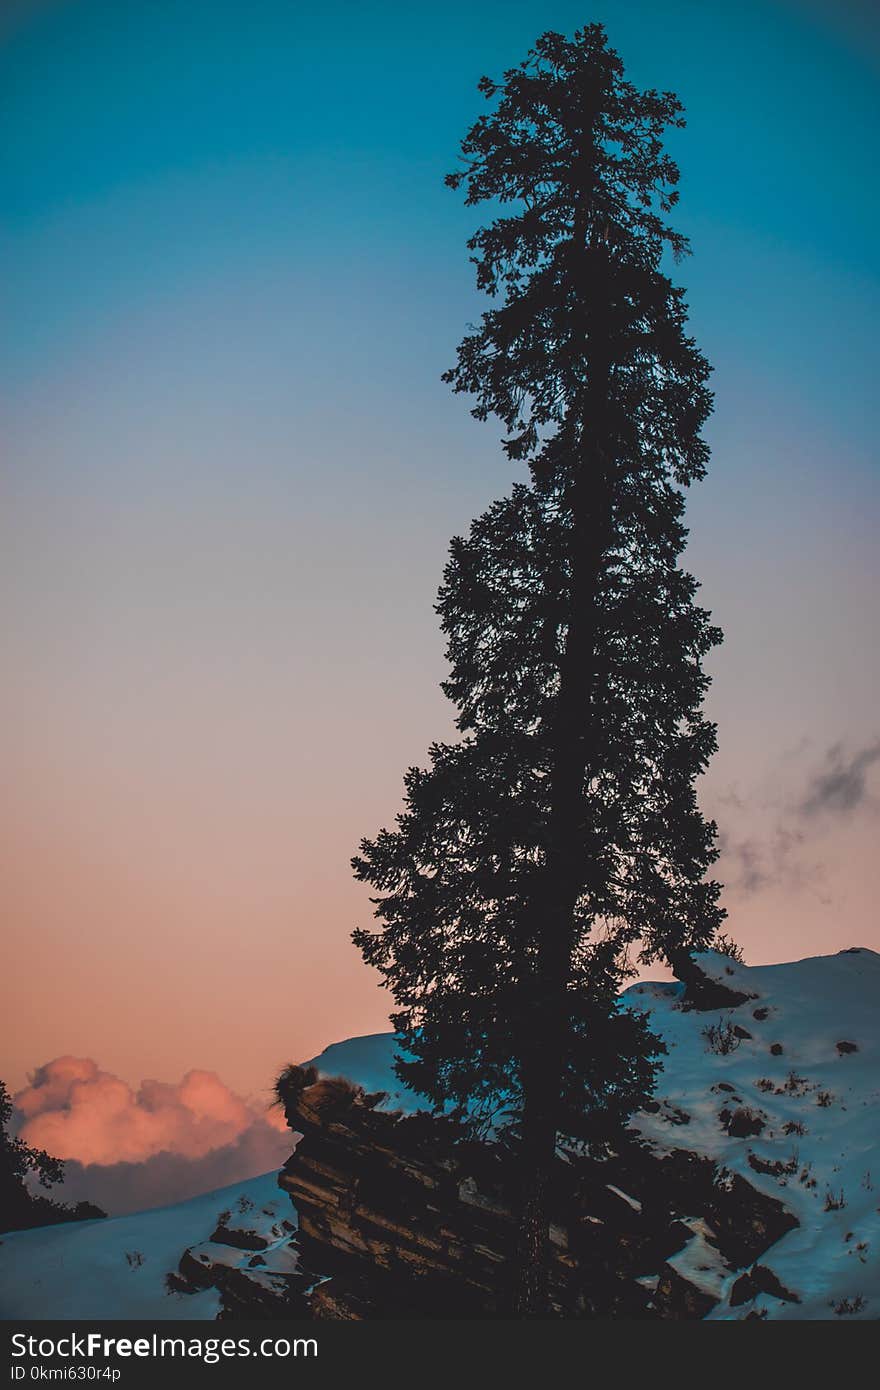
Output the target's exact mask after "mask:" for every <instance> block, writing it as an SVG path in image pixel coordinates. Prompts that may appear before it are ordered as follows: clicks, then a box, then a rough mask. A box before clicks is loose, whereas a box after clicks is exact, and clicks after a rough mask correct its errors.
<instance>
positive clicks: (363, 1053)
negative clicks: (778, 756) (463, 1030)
mask: <svg viewBox="0 0 880 1390" xmlns="http://www.w3.org/2000/svg"><path fill="white" fill-rule="evenodd" d="M699 961H700V964H701V965H702V967H703V969H704V970H705V971H706V973H707V974H708V975H710V976H711V977H713V978H716V979H718V980H719V981H721V982H722V983H724V984H726V985H728V986H729V987H730V988H732V989H734V990H736V991H738V992H740V993H744V994H748V995H750V996H753V997H751V998H749V999H748V1000H747V1002H746V1003H744V1004H741V1005H739V1007H737V1008H734V1009H723V1010H719V1011H713V1012H711V1013H704V1012H697V1011H695V1010H690V1011H687V1010H684V1009H682V1007H681V998H682V992H683V987H682V986H681V985H680V984H676V983H672V984H639V985H634V986H633V987H632V988H631V989H629V990H627V991H626V995H625V1002H626V1003H627V1004H629V1005H631V1006H632V1007H634V1008H638V1009H642V1010H645V1011H647V1012H649V1013H650V1014H651V1026H652V1028H653V1029H654V1030H655V1031H656V1032H658V1033H659V1034H660V1035H661V1036H662V1037H663V1039H664V1041H665V1042H666V1045H667V1048H668V1055H667V1056H666V1057H665V1058H664V1070H663V1072H662V1073H661V1075H660V1078H659V1082H658V1086H657V1100H658V1101H659V1102H660V1105H659V1108H658V1110H657V1111H656V1112H654V1113H651V1114H647V1113H642V1114H640V1115H638V1116H636V1117H635V1119H634V1122H633V1125H634V1128H636V1129H638V1130H639V1131H640V1133H641V1134H642V1135H643V1136H644V1137H645V1138H646V1139H647V1140H649V1142H650V1143H651V1145H652V1146H653V1147H654V1148H655V1149H657V1150H659V1151H668V1150H672V1149H681V1148H686V1149H689V1150H692V1151H693V1152H695V1153H698V1154H701V1155H707V1156H709V1157H711V1158H713V1159H715V1160H716V1162H717V1163H718V1164H719V1165H720V1166H721V1167H723V1168H724V1169H726V1170H727V1172H728V1173H731V1174H733V1173H739V1174H741V1175H742V1176H743V1177H745V1178H746V1179H747V1180H748V1181H749V1182H750V1183H751V1184H752V1186H753V1187H756V1188H758V1189H759V1190H760V1191H762V1192H765V1193H767V1194H768V1195H771V1196H773V1197H776V1198H778V1199H779V1200H781V1201H782V1202H783V1203H784V1205H785V1206H786V1207H787V1208H788V1209H789V1210H790V1211H791V1212H792V1213H793V1214H794V1216H796V1217H797V1220H798V1222H799V1225H798V1226H797V1227H796V1228H795V1229H794V1230H792V1231H790V1232H789V1233H788V1234H787V1235H785V1236H783V1237H782V1239H781V1240H780V1241H778V1242H777V1243H776V1245H775V1246H773V1247H772V1249H771V1250H770V1251H769V1252H767V1254H766V1256H763V1257H762V1264H764V1265H765V1266H769V1267H770V1268H771V1269H772V1272H773V1274H775V1276H776V1277H777V1279H778V1280H779V1281H780V1283H781V1284H782V1285H784V1286H785V1288H786V1289H787V1290H789V1291H790V1292H791V1293H793V1294H795V1295H796V1296H797V1297H798V1298H799V1299H800V1302H799V1303H795V1302H786V1301H783V1300H780V1299H778V1298H776V1297H773V1296H772V1295H769V1294H758V1296H757V1297H756V1298H755V1299H754V1300H749V1302H748V1303H747V1304H746V1305H743V1304H738V1305H736V1306H731V1305H730V1303H729V1301H728V1300H729V1297H730V1293H731V1291H732V1288H733V1285H734V1284H735V1283H736V1281H737V1279H738V1277H739V1275H740V1274H741V1271H738V1270H729V1269H727V1268H726V1267H725V1266H724V1265H723V1263H722V1262H721V1261H720V1259H719V1257H718V1254H717V1252H716V1251H715V1249H714V1247H713V1245H712V1243H711V1231H707V1230H706V1228H705V1225H704V1223H702V1222H701V1221H700V1220H695V1221H694V1222H693V1224H692V1229H693V1230H694V1238H693V1240H692V1241H690V1242H689V1243H688V1245H687V1246H686V1247H685V1249H684V1250H683V1251H682V1252H681V1253H680V1254H679V1255H677V1256H673V1257H672V1259H671V1260H670V1264H672V1265H673V1266H674V1267H675V1268H676V1269H678V1271H679V1272H680V1273H681V1274H683V1275H684V1276H685V1277H686V1278H687V1279H689V1280H690V1281H691V1282H693V1283H695V1284H697V1285H698V1286H700V1287H703V1288H705V1290H706V1292H707V1293H710V1294H711V1295H712V1296H713V1297H715V1298H719V1299H720V1300H721V1301H720V1302H719V1305H718V1307H717V1308H716V1309H715V1310H714V1311H713V1312H712V1313H711V1314H710V1317H712V1318H721V1319H723V1318H741V1317H742V1316H743V1315H744V1312H747V1311H750V1310H752V1309H754V1310H756V1311H757V1312H759V1313H761V1314H763V1313H764V1311H765V1310H766V1315H767V1316H768V1317H771V1318H780V1317H782V1318H826V1317H833V1316H835V1315H837V1316H841V1317H848V1316H856V1317H867V1318H877V1317H880V955H878V954H877V953H876V952H874V951H868V950H854V951H842V952H840V953H839V954H838V955H834V956H817V957H813V958H810V959H807V960H802V961H795V962H793V963H791V964H786V965H766V966H743V965H738V964H737V963H736V962H734V961H732V960H730V959H729V958H728V957H727V956H723V955H718V954H716V953H714V952H708V953H707V954H706V955H704V956H701V957H699ZM756 1012H757V1014H758V1017H755V1014H756ZM719 1025H720V1026H721V1028H722V1030H723V1031H724V1032H725V1033H726V1031H727V1029H728V1027H729V1028H735V1027H739V1028H740V1029H741V1030H743V1031H745V1032H747V1033H749V1034H751V1036H750V1037H748V1038H736V1037H734V1038H731V1040H730V1041H731V1044H732V1050H731V1051H729V1052H727V1053H724V1052H719V1051H715V1050H713V1049H712V1046H711V1044H710V1040H709V1039H707V1037H706V1036H705V1035H704V1034H705V1030H706V1029H707V1028H710V1027H713V1026H714V1027H718V1026H719ZM838 1043H841V1044H844V1045H846V1044H854V1045H855V1048H856V1049H857V1050H855V1051H850V1050H849V1049H848V1047H846V1046H844V1047H843V1049H842V1050H838V1046H837V1045H838ZM771 1049H774V1050H773V1051H771ZM776 1049H781V1050H780V1051H777V1050H776ZM393 1056H394V1038H393V1035H391V1034H377V1035H374V1036H372V1037H365V1038H352V1039H350V1040H349V1041H348V1042H344V1043H337V1044H335V1045H334V1046H333V1047H328V1048H327V1049H326V1051H324V1052H322V1053H321V1054H320V1056H318V1057H316V1058H315V1059H314V1065H315V1066H317V1067H318V1069H319V1071H321V1072H322V1073H323V1074H325V1075H328V1076H330V1075H337V1076H338V1075H343V1076H347V1077H348V1078H349V1080H351V1081H354V1082H356V1083H357V1084H358V1085H361V1086H363V1087H364V1088H365V1089H366V1090H369V1091H376V1090H380V1089H386V1090H388V1091H389V1093H390V1094H389V1100H388V1102H386V1104H387V1105H388V1106H389V1108H398V1107H399V1108H403V1109H409V1110H413V1109H415V1108H417V1099H416V1098H415V1097H413V1095H412V1093H411V1092H406V1091H402V1090H401V1088H400V1084H399V1082H397V1081H396V1079H395V1077H394V1074H393V1071H392V1061H393ZM725 1110H726V1111H727V1112H728V1113H729V1114H731V1115H732V1114H733V1113H734V1112H735V1111H737V1110H742V1111H744V1112H751V1113H752V1115H753V1117H754V1124H758V1123H761V1124H762V1125H763V1128H762V1130H761V1132H760V1133H759V1134H751V1135H746V1136H744V1137H735V1135H731V1134H728V1133H727V1132H726V1129H725V1126H724V1123H723V1122H722V1120H721V1119H720V1115H721V1112H722V1111H725ZM676 1112H679V1113H678V1114H676ZM681 1112H683V1113H684V1115H686V1116H688V1117H689V1118H688V1122H687V1123H686V1124H681V1123H680V1122H679V1123H673V1122H672V1121H671V1117H672V1116H675V1118H676V1119H678V1120H680V1115H681ZM746 1119H747V1120H748V1116H747V1115H746ZM733 1128H734V1129H736V1128H737V1126H735V1125H734V1126H733ZM750 1159H751V1162H750ZM762 1166H763V1167H770V1168H771V1169H772V1170H773V1171H771V1172H762V1171H760V1169H761V1167H762ZM841 1198H842V1205H841Z"/></svg>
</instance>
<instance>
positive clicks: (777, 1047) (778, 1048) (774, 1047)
mask: <svg viewBox="0 0 880 1390" xmlns="http://www.w3.org/2000/svg"><path fill="white" fill-rule="evenodd" d="M782 1053H783V1047H782V1043H771V1044H770V1055H771V1056H772V1057H781V1056H782Z"/></svg>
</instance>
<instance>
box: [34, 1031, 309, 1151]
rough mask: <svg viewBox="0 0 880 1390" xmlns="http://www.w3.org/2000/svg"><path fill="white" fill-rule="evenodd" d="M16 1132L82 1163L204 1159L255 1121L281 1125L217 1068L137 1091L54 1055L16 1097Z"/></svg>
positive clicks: (84, 1062)
mask: <svg viewBox="0 0 880 1390" xmlns="http://www.w3.org/2000/svg"><path fill="white" fill-rule="evenodd" d="M14 1099H15V1106H16V1108H17V1110H18V1112H19V1115H20V1116H21V1117H22V1121H23V1122H22V1123H21V1124H20V1127H19V1133H20V1135H21V1137H22V1138H23V1139H24V1140H25V1141H26V1142H27V1143H28V1144H33V1145H35V1146H36V1147H37V1148H41V1149H46V1150H47V1151H48V1152H49V1153H50V1154H52V1155H54V1156H55V1157H56V1158H61V1159H68V1160H75V1161H76V1162H78V1163H81V1164H84V1165H93V1164H98V1165H110V1164H116V1163H141V1162H144V1161H145V1160H147V1159H150V1158H153V1157H154V1156H155V1155H157V1154H163V1153H164V1154H174V1155H178V1156H180V1157H182V1158H185V1159H201V1158H204V1157H205V1155H207V1154H209V1153H212V1152H213V1151H214V1150H217V1149H221V1148H225V1147H227V1146H229V1145H234V1144H237V1143H238V1141H240V1140H241V1138H242V1136H243V1135H245V1134H246V1133H247V1131H249V1130H250V1129H252V1128H253V1127H254V1126H255V1125H257V1126H260V1127H265V1126H268V1127H269V1128H270V1129H271V1130H273V1131H276V1132H285V1125H284V1120H283V1118H282V1117H281V1115H280V1114H279V1112H278V1111H277V1109H276V1110H271V1109H269V1108H268V1107H266V1106H260V1105H256V1104H254V1103H252V1102H249V1101H246V1100H244V1099H243V1098H242V1097H241V1096H239V1095H236V1094H235V1092H234V1091H231V1090H230V1089H229V1087H228V1086H227V1085H226V1084H225V1083H224V1082H223V1081H221V1080H220V1078H219V1076H217V1075H216V1074H215V1073H214V1072H209V1071H199V1070H193V1071H189V1072H187V1073H186V1075H185V1076H184V1077H183V1080H182V1081H180V1082H179V1083H177V1084H169V1083H168V1082H162V1081H143V1082H141V1085H140V1087H139V1088H138V1089H137V1090H136V1091H135V1090H134V1089H133V1088H132V1087H131V1086H129V1085H128V1084H127V1083H126V1082H125V1081H122V1080H121V1079H120V1078H119V1077H118V1076H113V1075H112V1074H111V1073H110V1072H105V1071H101V1070H100V1068H99V1067H98V1064H97V1062H95V1061H93V1060H92V1059H91V1058H87V1057H56V1058H55V1060H54V1061H52V1062H47V1063H46V1065H45V1066H42V1067H40V1068H39V1069H38V1070H37V1071H36V1072H35V1073H34V1075H33V1076H32V1077H31V1081H30V1085H28V1086H26V1087H25V1088H24V1089H23V1090H22V1091H19V1093H18V1094H17V1095H16V1096H15V1098H14Z"/></svg>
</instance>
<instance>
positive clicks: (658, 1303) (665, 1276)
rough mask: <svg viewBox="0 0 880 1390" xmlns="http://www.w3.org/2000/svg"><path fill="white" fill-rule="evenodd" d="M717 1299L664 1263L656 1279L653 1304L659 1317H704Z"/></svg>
mask: <svg viewBox="0 0 880 1390" xmlns="http://www.w3.org/2000/svg"><path fill="white" fill-rule="evenodd" d="M717 1301H718V1300H717V1299H715V1298H713V1297H712V1295H711V1294H708V1293H706V1292H705V1291H704V1290H703V1289H698V1288H696V1287H695V1286H694V1285H693V1284H691V1283H689V1282H688V1280H687V1279H684V1278H682V1276H681V1275H680V1274H679V1273H678V1271H677V1270H675V1269H673V1268H672V1266H671V1265H664V1266H663V1269H662V1270H661V1272H660V1278H659V1280H658V1281H657V1291H656V1293H655V1294H654V1306H655V1308H656V1309H657V1312H658V1314H659V1316H660V1317H661V1318H678V1319H683V1318H704V1317H705V1316H706V1314H707V1313H708V1312H710V1311H711V1309H712V1308H714V1307H715V1304H716V1302H717Z"/></svg>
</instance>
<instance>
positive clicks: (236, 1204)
mask: <svg viewBox="0 0 880 1390" xmlns="http://www.w3.org/2000/svg"><path fill="white" fill-rule="evenodd" d="M241 1211H243V1212H246V1213H247V1219H248V1225H249V1226H251V1227H255V1228H256V1227H266V1226H268V1227H269V1228H270V1231H269V1232H268V1233H267V1234H269V1239H270V1240H273V1239H274V1241H275V1242H276V1243H279V1244H283V1245H284V1246H285V1247H287V1246H289V1232H285V1231H283V1230H282V1229H281V1227H280V1223H281V1222H282V1221H291V1218H292V1216H293V1213H292V1208H291V1205H290V1202H289V1200H288V1198H287V1196H286V1194H285V1193H283V1192H280V1191H279V1189H278V1174H277V1173H265V1174H264V1175H263V1176H262V1177H259V1178H250V1179H248V1180H247V1181H245V1182H242V1183H235V1184H234V1185H233V1186H232V1187H222V1188H219V1189H218V1190H217V1191H215V1192H207V1193H205V1194H204V1196H202V1197H193V1198H191V1199H190V1201H188V1202H180V1203H178V1204H176V1205H175V1206H172V1207H153V1208H152V1209H151V1210H150V1211H144V1212H138V1213H137V1214H135V1215H133V1216H115V1217H111V1218H109V1219H108V1220H105V1221H103V1220H102V1221H78V1222H72V1223H71V1222H68V1223H66V1224H62V1225H58V1226H39V1227H37V1228H36V1229H35V1230H32V1231H14V1232H12V1233H11V1234H5V1235H2V1236H0V1317H4V1318H175V1319H178V1318H194V1319H195V1318H207V1319H210V1318H216V1316H217V1314H218V1312H219V1311H220V1294H219V1292H218V1291H217V1289H216V1288H205V1289H200V1290H198V1291H197V1292H195V1293H191V1292H186V1293H184V1292H180V1291H179V1290H178V1289H176V1288H175V1287H174V1280H173V1279H172V1280H171V1281H169V1277H168V1276H169V1275H173V1274H174V1272H175V1271H176V1270H177V1268H178V1262H179V1260H180V1256H181V1253H182V1252H183V1250H184V1249H189V1248H191V1249H192V1250H193V1251H194V1252H195V1254H196V1257H198V1255H199V1254H201V1253H203V1250H202V1247H203V1246H204V1245H206V1244H207V1245H208V1246H209V1248H213V1247H210V1237H211V1235H212V1234H213V1233H214V1232H215V1231H216V1230H217V1228H218V1226H222V1225H223V1224H224V1222H223V1218H224V1217H227V1215H228V1214H231V1213H238V1212H241ZM294 1219H295V1218H294ZM291 1224H292V1223H291ZM273 1226H278V1227H279V1229H278V1234H277V1235H275V1236H274V1237H273V1235H272V1234H271V1227H273ZM227 1253H228V1254H230V1255H232V1257H233V1258H234V1260H235V1261H236V1262H237V1263H239V1264H243V1263H245V1262H246V1261H247V1259H248V1258H252V1257H253V1253H254V1251H253V1248H251V1249H237V1250H235V1251H234V1254H233V1252H232V1251H228V1252H227ZM288 1259H289V1256H288Z"/></svg>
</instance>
